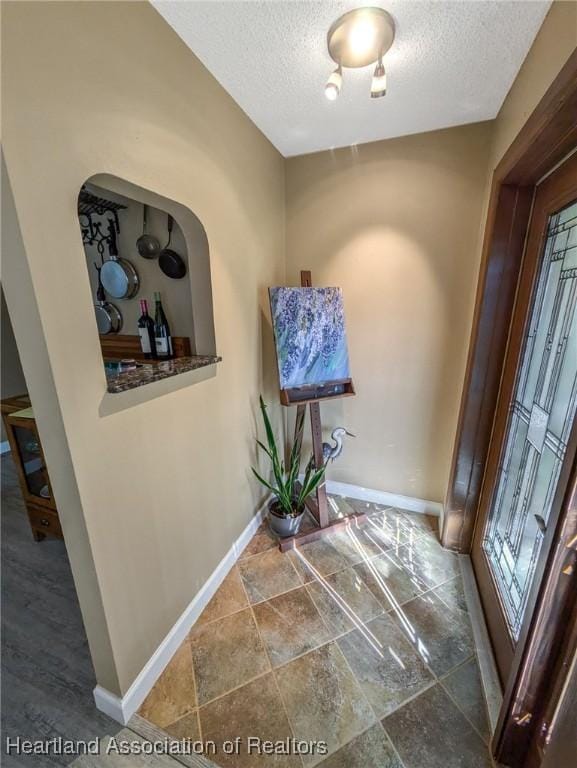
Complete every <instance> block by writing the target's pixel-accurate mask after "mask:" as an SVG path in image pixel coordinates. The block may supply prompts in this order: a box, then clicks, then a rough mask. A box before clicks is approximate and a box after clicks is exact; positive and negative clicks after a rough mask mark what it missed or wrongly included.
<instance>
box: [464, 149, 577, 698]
mask: <svg viewBox="0 0 577 768" xmlns="http://www.w3.org/2000/svg"><path fill="white" fill-rule="evenodd" d="M576 198H577V153H575V154H573V155H572V156H571V157H570V158H569V159H568V160H566V161H565V162H564V163H563V164H562V165H561V167H560V168H558V169H557V170H556V171H555V172H554V173H553V174H551V175H550V176H548V177H547V178H546V179H545V180H544V181H543V183H542V184H540V185H539V187H538V188H537V193H536V195H535V198H534V203H533V211H532V215H531V223H530V227H529V232H528V237H527V244H526V248H525V255H524V259H523V268H522V270H521V274H520V276H519V284H518V289H517V296H516V300H515V308H514V309H513V315H512V319H511V326H510V332H509V340H508V345H507V351H506V355H505V362H504V366H503V375H502V378H501V386H500V389H499V396H498V400H497V407H496V409H495V419H494V424H493V432H492V435H491V441H490V445H489V450H488V455H487V462H486V467H485V478H484V481H483V486H482V489H481V494H480V500H479V508H478V514H477V523H476V526H475V531H474V535H473V544H472V549H471V560H472V563H473V570H474V572H475V578H476V580H477V585H478V588H479V592H480V597H481V602H482V604H483V611H484V614H485V620H486V622H487V625H488V628H489V634H490V636H491V638H492V643H493V651H494V654H495V659H496V661H497V666H498V668H499V674H500V677H501V681H502V682H503V685H505V683H506V681H507V679H508V678H509V671H510V670H511V669H512V663H513V658H514V655H515V652H516V648H517V646H518V645H519V643H513V641H512V639H511V637H510V635H509V631H508V629H507V626H506V621H505V618H504V615H503V612H502V610H501V605H500V603H501V600H500V595H499V591H498V588H497V585H496V582H495V579H494V576H493V572H492V570H491V568H490V567H489V562H488V560H487V557H486V556H485V553H484V551H483V549H482V542H483V536H484V528H485V526H486V524H487V520H488V517H489V510H490V508H491V506H492V504H493V499H494V492H495V489H496V486H497V483H498V480H499V475H500V466H501V463H502V460H503V459H502V456H503V450H504V446H505V440H506V436H507V430H508V428H509V423H510V407H511V403H512V400H513V397H514V392H515V383H516V380H517V370H518V367H519V365H520V362H521V357H522V355H523V347H524V344H523V340H524V338H525V336H526V333H527V326H528V323H529V319H530V314H531V304H532V301H533V299H532V297H533V295H534V292H535V288H536V284H537V281H538V278H539V273H540V265H541V261H542V259H541V254H542V253H543V247H544V243H545V240H546V238H547V222H548V220H549V217H550V215H552V214H553V213H554V212H556V211H558V210H560V209H562V208H564V207H565V206H566V205H568V204H569V203H571V202H572V201H573V200H575V199H576ZM576 449H577V440H575V439H573V440H571V439H570V440H569V441H568V444H567V450H566V451H565V457H564V459H563V466H562V469H561V474H560V478H559V481H558V493H557V494H556V496H555V499H554V500H553V503H552V506H551V510H550V513H549V516H548V522H547V533H546V536H545V539H544V541H543V544H542V547H541V554H540V558H539V561H538V564H537V573H536V576H535V581H537V582H539V581H540V577H539V575H538V573H542V563H543V562H546V560H547V553H548V552H549V549H550V547H551V546H552V545H553V543H554V539H553V538H552V534H553V532H554V530H555V526H556V524H557V520H558V517H559V514H560V510H561V504H562V501H563V490H564V488H565V485H564V483H565V484H566V483H567V482H568V476H567V471H566V470H567V467H569V468H571V467H572V466H573V461H574V459H575V455H576ZM533 607H534V603H533V604H531V602H529V603H528V604H527V608H526V614H527V615H531V612H532V610H533ZM505 670H506V671H505Z"/></svg>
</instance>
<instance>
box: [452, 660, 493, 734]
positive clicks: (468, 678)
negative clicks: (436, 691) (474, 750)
mask: <svg viewBox="0 0 577 768" xmlns="http://www.w3.org/2000/svg"><path fill="white" fill-rule="evenodd" d="M441 683H442V685H443V688H445V690H446V691H448V692H449V694H450V695H451V696H452V698H453V700H454V701H455V702H456V704H457V706H458V707H459V708H460V709H461V711H462V712H463V714H464V715H465V717H467V718H468V720H469V722H470V723H471V724H472V725H473V727H474V728H475V729H476V730H477V732H478V733H479V735H480V736H481V737H482V738H483V740H484V741H485V742H488V741H489V739H490V737H491V731H490V728H489V721H488V718H487V705H486V704H485V696H484V693H483V686H482V683H481V675H480V673H479V667H478V665H477V659H476V657H475V658H472V659H469V661H467V662H466V663H465V664H461V666H460V667H457V668H456V669H454V670H453V671H452V672H450V673H449V674H448V675H447V677H444V678H443V679H442V680H441Z"/></svg>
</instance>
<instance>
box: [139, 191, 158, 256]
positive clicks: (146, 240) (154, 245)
mask: <svg viewBox="0 0 577 768" xmlns="http://www.w3.org/2000/svg"><path fill="white" fill-rule="evenodd" d="M147 218H148V206H147V205H146V203H145V204H144V205H143V206H142V234H141V235H140V237H139V238H138V240H137V241H136V250H137V251H138V253H139V254H140V255H141V256H142V258H143V259H156V257H157V256H158V254H159V253H160V243H159V242H158V238H157V237H154V235H149V234H148V232H147V231H146V224H147Z"/></svg>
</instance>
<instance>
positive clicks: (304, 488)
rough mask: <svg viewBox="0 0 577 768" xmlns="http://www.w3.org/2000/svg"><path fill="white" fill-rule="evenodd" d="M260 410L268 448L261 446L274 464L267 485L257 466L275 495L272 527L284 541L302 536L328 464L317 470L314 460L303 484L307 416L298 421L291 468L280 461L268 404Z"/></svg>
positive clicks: (262, 444) (261, 401)
mask: <svg viewBox="0 0 577 768" xmlns="http://www.w3.org/2000/svg"><path fill="white" fill-rule="evenodd" d="M260 410H261V413H262V419H263V421H264V428H265V432H266V440H267V445H264V443H262V442H261V441H260V440H257V441H256V442H257V445H258V447H259V448H260V449H261V450H262V451H264V452H265V453H266V455H267V456H268V457H269V459H270V461H271V464H272V472H273V478H274V479H273V480H271V482H270V483H269V482H267V481H266V480H265V479H264V478H263V477H262V476H261V475H260V474H259V473H258V472H257V471H256V469H255V468H254V467H252V471H253V472H254V474H255V476H256V478H257V479H258V480H259V482H261V483H262V484H263V485H264V486H265V487H266V488H268V489H269V490H270V491H272V493H273V494H274V498H273V500H272V501H271V503H270V504H269V513H270V514H269V520H270V527H271V529H272V530H273V531H274V533H276V534H277V535H278V536H280V537H281V538H284V537H286V536H294V535H295V534H296V533H298V531H299V528H300V526H301V522H302V519H303V515H304V511H305V501H306V499H307V498H308V497H309V496H310V495H311V493H314V492H315V491H316V489H317V488H318V487H319V485H321V483H322V482H323V480H324V477H325V470H326V465H325V464H323V466H322V467H320V468H319V469H316V468H315V466H314V461H312V458H311V461H309V462H308V464H307V468H306V471H305V476H304V479H303V482H302V483H299V482H298V474H299V468H300V458H301V457H300V445H301V437H302V430H303V424H304V413H301V414H300V415H299V416H298V417H297V418H298V419H299V422H298V423H297V428H296V437H295V442H294V445H293V447H292V449H291V453H290V457H289V462H288V466H286V467H285V463H284V461H282V460H281V459H280V458H279V451H278V448H277V444H276V440H275V436H274V433H273V430H272V426H271V423H270V419H269V417H268V414H267V412H266V405H265V403H264V401H263V399H262V396H261V398H260Z"/></svg>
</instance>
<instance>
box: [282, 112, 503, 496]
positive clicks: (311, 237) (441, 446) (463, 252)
mask: <svg viewBox="0 0 577 768" xmlns="http://www.w3.org/2000/svg"><path fill="white" fill-rule="evenodd" d="M490 128H491V126H490V125H489V124H487V123H480V124H476V125H471V126H466V127H462V128H452V129H448V130H444V131H435V132H432V133H425V134H420V135H417V136H409V137H405V138H401V139H392V140H388V141H382V142H376V143H373V144H365V145H362V146H359V147H355V148H349V149H342V150H337V151H334V152H321V153H318V154H314V155H307V156H303V157H297V158H291V159H290V160H288V161H287V177H286V178H287V186H286V190H287V191H286V197H287V222H286V227H287V278H288V281H289V284H298V275H299V270H300V269H309V268H310V269H311V270H312V272H313V281H314V283H316V284H318V285H339V286H341V287H342V289H343V293H344V302H345V315H346V322H347V334H348V342H349V354H350V358H351V370H352V376H353V379H354V382H355V385H356V389H357V396H356V397H355V398H351V399H349V400H343V401H335V402H334V403H333V404H328V403H327V404H326V405H325V406H323V414H324V418H325V425H326V428H327V431H330V429H331V428H332V427H335V426H337V425H339V424H343V425H345V426H346V427H347V428H348V429H350V431H351V432H354V433H355V434H356V436H357V437H356V439H355V440H351V441H349V442H347V444H346V449H345V452H344V453H343V455H342V457H341V458H340V459H339V460H338V462H337V463H335V465H334V467H331V469H330V471H329V477H330V478H331V479H333V480H338V481H341V482H350V483H355V484H358V485H365V486H367V487H369V488H377V489H381V490H386V491H392V492H395V493H401V494H405V495H408V496H417V497H420V498H425V499H430V500H432V501H441V500H442V499H443V495H444V491H445V486H446V482H447V476H448V470H449V461H450V455H451V449H452V441H453V436H454V431H455V423H456V418H457V409H458V403H459V395H460V388H461V382H462V377H463V371H464V364H465V354H466V346H467V339H468V334H469V313H470V306H469V304H470V290H471V286H472V284H473V283H474V280H475V274H476V260H475V248H476V243H477V236H478V231H479V221H480V215H481V204H482V195H483V190H484V183H485V174H486V167H487V161H488V149H489V140H490Z"/></svg>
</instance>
